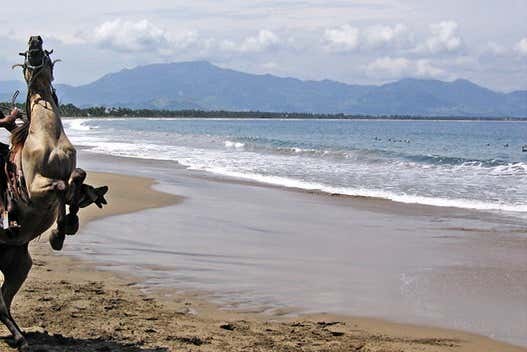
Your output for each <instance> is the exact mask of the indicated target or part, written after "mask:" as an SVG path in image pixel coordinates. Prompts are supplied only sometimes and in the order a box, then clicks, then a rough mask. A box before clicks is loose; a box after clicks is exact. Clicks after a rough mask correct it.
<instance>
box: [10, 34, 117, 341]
mask: <svg viewBox="0 0 527 352" xmlns="http://www.w3.org/2000/svg"><path fill="white" fill-rule="evenodd" d="M28 45H29V48H28V51H26V52H25V53H23V54H21V55H24V57H25V62H24V64H23V65H18V66H22V67H23V69H24V78H25V80H26V82H27V84H28V96H27V100H26V113H27V116H28V121H26V122H25V123H24V125H22V126H21V127H19V128H18V129H17V130H15V131H14V132H13V135H12V144H13V145H12V151H11V157H10V160H11V161H12V163H11V165H17V170H18V171H17V172H16V173H15V177H14V178H15V181H14V182H12V183H10V191H11V195H17V194H18V197H17V196H13V197H12V199H11V202H9V205H8V208H9V210H10V213H11V212H12V213H14V214H16V217H17V218H16V220H17V222H18V224H19V225H20V228H19V229H18V230H17V231H14V232H13V231H5V230H2V229H0V271H2V273H3V274H4V283H3V285H2V294H1V295H0V320H1V321H2V323H4V324H5V325H6V326H7V328H8V329H9V331H10V332H11V333H12V334H13V338H14V340H15V343H16V345H17V346H18V348H19V350H21V351H27V350H28V349H29V346H28V344H27V342H26V340H25V338H24V336H23V335H22V332H21V330H20V328H19V327H18V326H17V324H16V323H15V321H14V320H13V318H12V316H11V313H10V308H11V302H12V300H13V297H14V296H15V294H16V293H17V292H18V290H19V289H20V287H21V286H22V284H23V282H24V281H25V279H26V277H27V274H28V273H29V270H30V269H31V265H32V261H31V257H30V255H29V252H28V244H29V242H30V241H31V240H33V239H35V238H36V237H38V236H40V235H41V234H42V233H44V232H45V231H46V230H48V229H49V228H50V227H51V226H52V225H53V224H54V223H55V221H56V222H57V228H56V229H55V230H53V231H52V233H51V235H50V243H51V246H52V247H53V249H55V250H60V249H62V245H63V242H64V238H65V235H66V234H70V235H72V234H74V233H76V232H77V230H78V217H77V212H78V211H79V206H86V205H88V204H90V203H92V202H95V203H97V205H98V206H102V204H105V203H106V202H105V200H104V197H103V196H104V193H105V192H106V190H107V188H100V189H94V188H93V187H91V186H88V185H85V184H83V182H84V179H85V177H86V173H85V172H84V171H83V170H81V169H76V151H75V148H74V147H73V145H72V144H71V142H70V141H69V139H68V137H67V136H66V134H65V133H64V129H63V126H62V122H61V119H60V116H59V109H58V102H57V98H56V95H55V92H54V89H53V87H52V85H51V82H52V81H53V66H54V62H52V61H51V59H50V57H49V55H50V54H51V52H48V51H46V50H43V49H42V38H41V37H40V36H35V37H31V38H30V40H29V43H28ZM16 66H17V65H16ZM11 178H13V177H11ZM66 204H68V205H69V214H67V215H66Z"/></svg>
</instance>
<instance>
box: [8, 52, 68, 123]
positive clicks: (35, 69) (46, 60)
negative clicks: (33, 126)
mask: <svg viewBox="0 0 527 352" xmlns="http://www.w3.org/2000/svg"><path fill="white" fill-rule="evenodd" d="M52 53H53V50H51V51H48V50H44V49H42V43H40V44H39V47H38V48H31V49H28V50H27V51H25V52H23V53H19V55H20V56H23V57H24V63H23V64H16V65H13V66H12V68H13V69H14V68H15V67H22V69H23V71H24V77H26V73H27V72H28V71H29V72H31V78H30V79H29V80H26V83H27V97H26V116H27V119H28V120H31V107H30V97H31V94H32V93H33V91H34V84H35V82H36V79H37V78H38V76H39V75H40V74H41V73H42V72H43V69H44V68H45V67H49V68H50V69H51V75H53V67H54V66H55V64H56V63H57V62H60V61H61V60H60V59H59V60H53V61H52V60H51V58H50V55H51V54H52ZM39 56H40V60H38V61H37V62H36V63H35V62H34V60H35V57H36V58H38V57H39ZM49 88H50V89H51V95H52V97H53V99H54V100H55V104H57V106H58V104H59V102H58V98H57V94H56V92H55V88H54V87H53V85H52V84H51V82H50V83H49Z"/></svg>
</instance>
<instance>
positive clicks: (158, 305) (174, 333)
mask: <svg viewBox="0 0 527 352" xmlns="http://www.w3.org/2000/svg"><path fill="white" fill-rule="evenodd" d="M90 182H91V183H94V184H108V185H109V186H110V189H111V193H110V195H109V197H108V198H109V201H110V206H108V208H107V209H105V210H104V211H100V210H98V209H96V208H91V209H89V210H84V211H83V217H82V218H83V223H84V224H86V222H87V221H89V220H95V219H97V218H100V217H102V216H109V215H117V214H124V213H129V212H134V211H137V210H141V209H146V208H155V207H162V206H168V205H174V204H177V203H178V202H182V201H183V202H184V201H185V200H184V199H182V198H180V197H176V196H172V195H168V194H164V193H160V192H156V191H153V190H152V189H151V186H152V184H153V181H152V180H148V179H144V178H137V177H129V176H118V175H111V174H94V173H90ZM176 206H177V205H176ZM82 235H83V233H82V231H81V234H79V235H78V236H82ZM67 240H69V241H75V238H68V239H67ZM31 252H32V254H33V258H34V267H33V270H32V272H31V273H30V276H29V278H28V280H27V282H26V284H25V285H24V287H23V288H22V290H21V292H20V293H19V294H18V296H17V297H16V298H15V304H14V307H13V315H14V316H15V318H16V319H17V320H18V322H19V324H20V325H21V326H22V327H23V328H24V329H25V330H26V331H27V332H28V339H29V342H30V343H31V344H32V345H33V346H34V348H35V350H36V351H37V350H38V351H80V352H83V351H478V352H479V351H503V352H507V351H525V349H522V348H519V347H514V346H511V345H508V344H505V343H501V342H496V341H493V340H491V339H489V338H486V337H481V336H478V335H474V334H468V333H463V332H458V331H451V330H445V329H437V328H427V327H421V326H414V325H405V324H395V323H389V322H385V321H382V320H375V319H364V318H354V317H347V316H336V315H316V316H306V315H304V316H300V317H295V318H284V317H280V316H279V315H275V316H268V315H262V314H254V313H253V314H251V313H240V312H233V311H225V310H223V309H220V307H218V306H216V305H214V304H211V303H209V302H207V301H205V300H202V299H200V298H198V297H196V296H193V295H189V294H179V293H178V291H177V290H173V289H172V290H170V295H168V296H167V295H166V293H167V292H163V291H162V290H160V291H149V293H148V294H146V293H145V291H143V290H141V283H140V281H139V279H138V278H137V277H132V276H129V275H124V274H116V273H112V272H109V271H100V270H96V264H94V263H90V262H88V261H81V260H77V259H73V258H71V257H68V256H65V255H63V254H61V253H58V254H57V253H53V252H52V251H51V250H50V248H49V245H48V244H47V241H46V240H45V239H44V237H43V238H42V239H41V240H40V241H38V242H37V241H35V242H34V243H33V244H32V245H31ZM3 331H4V335H7V331H6V330H5V329H4V330H3ZM0 350H2V351H4V350H9V349H8V347H7V342H0Z"/></svg>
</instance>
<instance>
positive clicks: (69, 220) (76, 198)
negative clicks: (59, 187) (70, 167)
mask: <svg viewBox="0 0 527 352" xmlns="http://www.w3.org/2000/svg"><path fill="white" fill-rule="evenodd" d="M85 179H86V171H84V170H83V169H75V170H74V171H73V172H72V174H71V177H70V182H69V193H68V199H67V203H68V204H69V214H68V215H66V218H65V226H66V228H65V231H66V234H67V235H74V234H76V233H77V231H78V230H79V217H78V216H77V213H78V212H79V202H80V200H81V196H82V194H81V191H82V184H83V183H84V180H85Z"/></svg>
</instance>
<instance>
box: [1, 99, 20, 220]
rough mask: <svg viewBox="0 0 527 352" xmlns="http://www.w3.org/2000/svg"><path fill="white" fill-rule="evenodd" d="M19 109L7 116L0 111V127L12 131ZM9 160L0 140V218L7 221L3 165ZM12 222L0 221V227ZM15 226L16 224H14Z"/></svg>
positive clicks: (5, 148) (6, 147)
mask: <svg viewBox="0 0 527 352" xmlns="http://www.w3.org/2000/svg"><path fill="white" fill-rule="evenodd" d="M21 114H22V113H21V112H20V110H18V109H17V108H16V107H15V108H13V109H12V110H11V113H10V114H9V115H7V116H5V115H4V113H3V112H2V111H0V127H3V128H5V129H6V130H8V131H9V132H12V131H13V130H14V129H15V128H16V127H17V126H16V123H15V121H16V119H17V118H19V117H20V116H21ZM8 161H9V145H8V144H5V143H2V142H0V218H1V219H2V220H6V221H7V217H8V216H7V214H6V210H7V209H6V201H7V176H6V172H5V165H6V163H7V162H8ZM12 225H13V224H12V223H4V221H0V228H4V229H5V228H6V226H7V227H8V228H9V227H11V226H12ZM15 226H16V225H15Z"/></svg>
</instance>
